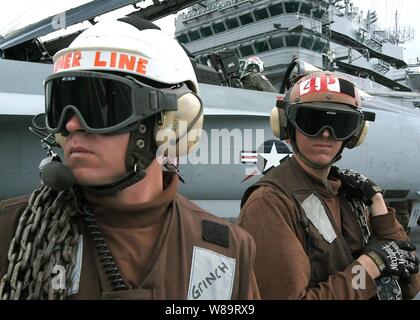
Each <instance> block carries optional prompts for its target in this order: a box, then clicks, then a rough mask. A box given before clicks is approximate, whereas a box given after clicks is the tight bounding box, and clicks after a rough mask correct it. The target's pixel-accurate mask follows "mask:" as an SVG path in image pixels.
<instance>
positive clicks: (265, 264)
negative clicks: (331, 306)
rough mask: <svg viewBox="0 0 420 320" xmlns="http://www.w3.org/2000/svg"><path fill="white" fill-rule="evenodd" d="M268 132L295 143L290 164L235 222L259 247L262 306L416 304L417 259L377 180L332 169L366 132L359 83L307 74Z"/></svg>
mask: <svg viewBox="0 0 420 320" xmlns="http://www.w3.org/2000/svg"><path fill="white" fill-rule="evenodd" d="M270 124H271V127H272V129H273V132H274V134H275V135H276V136H277V137H279V138H281V139H290V142H291V144H292V147H293V157H291V158H290V159H288V160H286V161H285V162H283V163H282V164H280V165H279V166H278V167H276V168H275V169H273V170H271V171H270V172H269V173H268V174H267V175H266V176H265V177H263V178H262V179H261V180H260V181H259V182H257V183H256V184H255V185H254V186H252V187H250V188H249V189H248V190H247V191H246V192H245V195H244V198H243V200H242V211H241V214H240V217H239V224H240V225H241V226H242V227H243V228H244V229H245V230H247V231H248V232H249V233H250V234H251V235H252V236H253V237H254V240H255V242H256V245H257V256H256V265H255V273H256V277H257V282H258V286H259V289H260V293H261V296H262V298H263V299H371V298H373V297H375V296H376V295H377V292H378V297H379V298H380V299H400V298H401V297H403V298H411V297H414V296H415V295H416V293H417V292H418V291H419V287H420V281H419V274H418V259H417V257H416V256H415V253H414V250H415V248H414V246H412V245H411V244H410V243H409V242H408V238H407V236H406V234H405V232H404V230H403V228H402V227H401V225H399V224H398V222H397V221H396V219H395V210H394V209H392V208H387V206H386V205H385V202H384V199H383V196H382V189H381V188H380V187H379V186H377V185H376V184H374V183H373V182H372V181H371V180H369V179H367V178H366V177H364V176H363V175H361V174H358V173H356V172H354V171H351V170H341V169H338V168H337V167H334V166H333V163H334V162H336V161H338V160H339V159H340V158H341V153H342V151H343V149H344V148H345V147H347V148H353V147H356V146H358V145H360V144H361V143H362V142H363V139H364V137H365V135H366V132H367V124H366V121H365V120H364V115H363V113H362V111H361V99H360V96H359V93H358V90H357V88H356V87H355V86H354V85H353V83H351V82H350V81H348V80H347V79H344V78H343V77H341V76H339V75H338V74H334V73H330V72H314V73H312V74H310V75H307V76H305V77H303V78H301V79H300V80H298V81H297V82H296V83H295V84H294V85H292V86H291V88H290V90H289V91H288V92H287V93H286V96H285V99H284V100H283V101H281V102H280V103H279V105H278V107H277V108H274V109H273V111H272V113H271V115H270ZM366 204H367V205H370V208H369V210H368V207H367V205H366ZM369 211H370V213H369ZM397 280H398V281H397ZM401 289H402V294H401Z"/></svg>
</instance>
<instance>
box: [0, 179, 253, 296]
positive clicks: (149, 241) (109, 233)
mask: <svg viewBox="0 0 420 320" xmlns="http://www.w3.org/2000/svg"><path fill="white" fill-rule="evenodd" d="M165 182H166V183H165V188H164V192H163V194H162V195H161V196H160V197H159V198H157V199H155V200H153V201H151V202H148V203H144V204H139V205H135V206H127V207H123V208H121V207H118V208H115V207H112V206H110V205H109V204H108V203H106V201H105V202H103V201H95V200H92V199H91V200H90V205H91V206H92V208H93V210H94V212H95V215H96V219H97V222H98V224H99V225H100V228H101V230H102V233H103V236H104V238H105V241H106V243H107V244H108V246H109V249H110V250H111V252H112V254H113V256H114V257H115V261H116V263H117V265H118V267H119V268H120V271H121V274H122V277H123V279H124V280H125V282H126V283H127V284H128V286H129V288H130V290H124V291H112V288H111V286H110V284H109V280H108V278H107V276H106V274H105V273H104V271H103V267H102V265H101V263H100V261H99V258H98V256H97V254H96V252H95V250H94V248H93V246H92V240H91V236H90V234H89V232H88V231H87V228H86V227H85V225H84V223H83V222H82V220H81V219H78V225H79V230H80V232H81V234H82V235H83V236H82V237H83V241H82V245H81V246H82V247H83V250H82V254H81V256H82V259H81V261H80V262H81V269H80V277H79V278H78V279H77V280H75V281H73V282H72V284H71V285H72V286H73V287H74V285H75V283H77V284H78V286H77V285H76V286H75V288H77V287H78V288H77V290H76V291H77V292H76V293H74V294H72V295H69V296H68V299H175V300H184V299H191V300H194V299H259V298H260V296H259V292H258V288H257V286H256V280H255V277H254V274H253V263H254V258H255V244H254V242H253V240H252V238H251V237H250V235H249V234H247V233H246V232H245V231H243V230H242V229H241V228H240V227H238V226H234V225H231V224H229V223H227V222H226V221H225V220H223V219H221V218H218V217H215V216H213V215H210V214H209V213H207V212H206V211H204V210H203V209H201V208H199V207H197V206H196V205H194V204H193V203H192V202H190V201H189V200H187V199H186V198H184V197H183V196H181V195H179V194H177V189H178V176H177V175H174V174H171V175H166V177H165ZM27 201H28V198H27V197H20V198H15V199H10V200H6V201H3V202H2V203H1V205H0V276H2V274H4V273H5V272H6V271H7V266H8V261H7V252H8V248H9V243H10V240H11V238H12V236H13V234H14V232H15V230H16V225H17V221H18V218H19V216H20V214H21V213H22V212H23V210H24V208H25V206H26V204H27Z"/></svg>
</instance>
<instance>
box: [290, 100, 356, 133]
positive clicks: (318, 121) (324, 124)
mask: <svg viewBox="0 0 420 320" xmlns="http://www.w3.org/2000/svg"><path fill="white" fill-rule="evenodd" d="M287 117H288V119H289V120H290V122H291V123H292V124H293V126H294V127H295V128H297V129H298V130H299V131H300V132H301V133H302V134H304V135H306V136H309V137H316V136H318V135H319V134H321V133H322V132H323V131H324V130H325V129H329V130H330V132H331V134H332V136H333V137H334V139H336V140H347V139H348V138H350V137H351V136H353V135H354V134H355V133H356V131H357V130H359V128H360V126H361V124H362V122H363V114H362V113H361V112H358V111H356V110H348V111H345V110H336V109H332V108H322V107H318V106H317V107H314V106H308V105H299V104H297V105H293V106H291V107H289V108H288V112H287Z"/></svg>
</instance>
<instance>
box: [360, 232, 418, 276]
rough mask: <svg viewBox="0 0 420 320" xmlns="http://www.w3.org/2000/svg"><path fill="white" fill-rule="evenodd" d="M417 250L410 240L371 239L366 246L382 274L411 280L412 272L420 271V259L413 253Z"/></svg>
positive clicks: (366, 251)
mask: <svg viewBox="0 0 420 320" xmlns="http://www.w3.org/2000/svg"><path fill="white" fill-rule="evenodd" d="M415 250H416V247H415V246H413V245H412V244H411V243H410V242H408V241H397V240H381V241H379V240H371V241H369V242H368V244H367V245H366V247H365V248H364V254H366V255H368V256H369V257H370V258H372V260H373V261H374V262H375V264H376V265H377V266H378V268H379V271H380V273H381V276H398V277H400V279H401V280H403V281H409V278H410V274H411V273H417V272H418V271H419V259H418V258H417V257H416V256H415V255H414V253H412V252H413V251H415Z"/></svg>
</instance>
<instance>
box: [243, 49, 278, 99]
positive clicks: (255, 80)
mask: <svg viewBox="0 0 420 320" xmlns="http://www.w3.org/2000/svg"><path fill="white" fill-rule="evenodd" d="M263 71H264V62H263V61H262V60H261V59H260V58H258V57H250V58H248V59H246V61H245V64H244V74H243V76H242V77H241V82H242V84H243V85H244V88H245V89H251V90H258V91H266V92H275V91H276V90H275V89H274V87H273V85H272V84H271V82H270V80H268V79H267V77H266V76H265V75H263Z"/></svg>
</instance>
